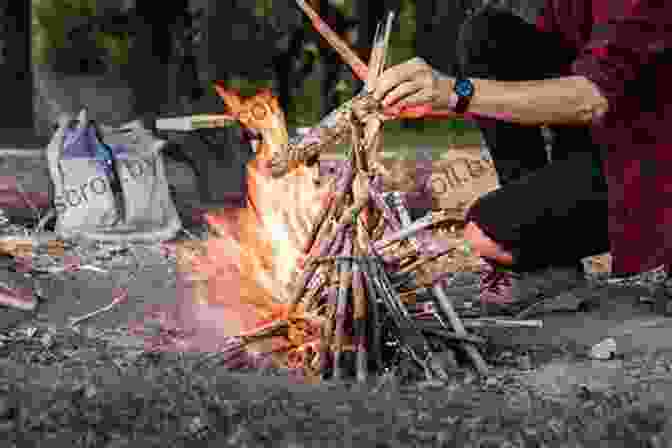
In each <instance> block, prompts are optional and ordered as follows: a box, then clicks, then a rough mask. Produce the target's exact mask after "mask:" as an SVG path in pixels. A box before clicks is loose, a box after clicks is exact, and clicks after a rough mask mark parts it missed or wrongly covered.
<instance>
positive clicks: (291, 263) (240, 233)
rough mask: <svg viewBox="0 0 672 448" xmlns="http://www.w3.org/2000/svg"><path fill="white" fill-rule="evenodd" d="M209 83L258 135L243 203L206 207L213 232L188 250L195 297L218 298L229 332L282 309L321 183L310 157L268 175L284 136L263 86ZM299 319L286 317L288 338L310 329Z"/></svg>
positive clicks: (280, 314)
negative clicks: (241, 88)
mask: <svg viewBox="0 0 672 448" xmlns="http://www.w3.org/2000/svg"><path fill="white" fill-rule="evenodd" d="M215 89H216V91H217V93H218V94H219V96H220V97H221V98H222V99H223V101H224V103H225V104H226V106H227V109H228V112H229V113H231V114H232V115H234V116H235V117H236V119H237V120H238V121H239V123H240V124H241V125H242V126H243V127H245V128H247V129H251V130H254V131H256V133H257V134H258V135H260V136H261V137H260V141H259V142H257V146H256V156H255V158H254V159H253V160H251V161H250V162H249V163H248V165H247V199H246V204H245V207H243V208H226V209H224V208H223V209H218V210H211V211H209V212H208V213H207V215H206V221H207V223H208V225H209V228H210V229H211V233H212V234H213V235H212V236H211V237H210V238H209V239H208V241H207V242H206V244H205V246H206V247H205V249H206V250H205V254H202V255H199V256H195V257H193V259H192V260H191V263H189V267H188V269H190V270H191V271H192V272H194V273H197V274H198V276H199V277H200V278H202V279H203V278H205V279H206V280H205V283H207V286H206V287H204V288H203V290H205V292H203V291H201V293H200V297H199V298H195V299H200V300H201V301H202V302H205V303H207V304H208V305H218V306H220V307H221V310H222V311H221V313H222V314H223V315H222V316H221V319H222V320H223V321H224V322H226V332H227V333H228V334H229V335H231V336H235V335H238V334H241V333H243V332H246V331H250V330H253V329H255V328H257V327H259V326H260V325H262V324H263V323H264V322H269V321H273V320H275V319H280V318H286V317H288V316H287V311H288V307H287V301H288V300H289V297H290V296H291V294H290V293H291V291H290V287H291V281H292V278H293V273H294V270H295V268H296V266H297V265H298V264H299V260H300V259H301V258H302V257H303V251H302V250H303V247H304V246H305V244H306V240H307V238H308V233H309V231H310V226H311V223H312V222H313V221H314V219H315V217H316V216H317V214H318V212H319V210H320V208H321V206H322V203H323V198H324V196H325V194H326V193H327V191H326V189H327V187H328V185H326V183H324V184H322V185H318V184H317V183H316V182H315V181H316V178H317V176H318V175H319V172H318V165H317V164H315V165H312V166H310V167H308V166H306V165H305V164H301V163H297V164H296V165H295V166H293V167H292V169H291V170H290V171H289V173H288V174H287V175H285V176H283V177H280V178H274V177H273V176H271V175H270V170H269V167H270V162H271V159H272V158H273V155H274V154H276V153H277V152H279V151H284V150H285V149H286V146H287V145H288V143H289V135H288V132H287V125H286V121H285V116H284V113H283V111H282V110H281V108H280V106H279V103H278V100H277V98H276V97H275V96H274V95H273V94H272V93H271V91H270V90H268V89H263V90H259V91H258V92H257V93H256V94H255V95H253V96H251V97H241V95H240V94H239V93H238V92H236V91H233V90H231V89H227V88H226V87H225V86H224V85H223V84H221V83H216V84H215ZM204 295H205V297H203V296H204ZM295 317H296V316H295ZM301 322H302V321H301V319H294V320H292V321H291V326H290V343H291V345H294V346H296V345H301V344H303V343H305V341H307V340H309V339H311V338H312V337H313V336H312V335H313V334H314V329H313V330H311V329H310V327H311V325H306V324H305V323H301Z"/></svg>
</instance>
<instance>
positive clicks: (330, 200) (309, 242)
mask: <svg viewBox="0 0 672 448" xmlns="http://www.w3.org/2000/svg"><path fill="white" fill-rule="evenodd" d="M335 186H336V181H335V180H334V179H332V180H331V181H330V185H329V188H328V189H327V191H328V193H327V197H326V200H325V201H324V204H323V206H322V209H321V210H320V213H319V214H318V215H317V216H316V217H315V220H314V221H313V222H312V223H311V224H312V225H311V228H310V233H309V234H308V238H307V239H306V244H305V246H304V248H303V253H304V254H308V253H309V252H310V249H312V247H313V243H314V242H315V239H316V238H317V235H318V233H319V232H320V229H321V228H322V226H323V225H324V222H325V221H326V219H327V216H329V212H330V211H331V210H332V208H333V207H334V203H335V199H336V192H335V191H334V188H335Z"/></svg>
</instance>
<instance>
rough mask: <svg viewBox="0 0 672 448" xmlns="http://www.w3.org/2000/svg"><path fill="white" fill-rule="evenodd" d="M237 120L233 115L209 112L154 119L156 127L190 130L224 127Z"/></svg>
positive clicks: (168, 129)
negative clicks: (207, 113) (209, 113)
mask: <svg viewBox="0 0 672 448" xmlns="http://www.w3.org/2000/svg"><path fill="white" fill-rule="evenodd" d="M236 121H238V119H237V118H236V117H234V116H233V115H227V114H211V115H191V116H187V117H174V118H159V119H157V120H156V129H159V130H166V131H183V132H190V131H195V130H197V129H209V128H224V127H229V126H232V125H234V124H235V123H236Z"/></svg>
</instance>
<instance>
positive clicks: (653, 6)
mask: <svg viewBox="0 0 672 448" xmlns="http://www.w3.org/2000/svg"><path fill="white" fill-rule="evenodd" d="M671 46H672V3H669V2H664V1H661V0H640V1H628V2H625V1H614V0H547V2H546V4H545V8H544V10H543V12H542V13H541V15H540V16H539V19H538V21H537V23H536V24H530V23H527V22H525V21H524V20H523V19H521V18H519V17H518V16H516V15H514V14H513V13H511V12H508V11H506V10H503V9H501V8H499V7H496V6H485V7H483V8H482V9H481V10H479V11H478V12H477V13H475V14H474V15H473V16H471V17H470V18H468V19H467V21H466V22H465V23H464V25H463V27H462V29H461V31H460V37H459V39H458V43H457V53H458V64H457V65H458V70H457V73H456V75H455V77H448V76H444V75H442V74H441V73H439V72H437V71H436V70H434V69H432V67H431V66H430V65H428V64H427V63H426V62H425V61H424V60H422V59H419V58H415V59H412V60H410V61H407V62H405V63H402V64H399V65H397V66H394V67H391V68H389V69H387V70H386V71H385V72H384V73H383V74H382V76H381V77H380V79H379V80H378V82H377V85H376V86H375V88H374V91H373V94H374V96H375V97H376V98H377V99H378V100H380V101H382V104H383V106H384V107H385V108H386V110H388V111H389V114H390V116H392V114H394V113H395V112H399V110H401V109H402V108H403V107H408V106H415V105H428V104H429V105H431V106H432V108H433V109H435V110H436V109H439V110H440V109H443V110H453V111H455V113H456V114H460V115H462V116H466V117H468V118H473V119H475V120H476V121H477V123H478V125H479V127H480V129H481V131H482V134H483V136H484V138H485V141H486V143H487V146H488V147H489V149H490V151H491V153H492V158H493V160H494V164H495V169H496V171H497V174H498V177H499V180H500V188H499V189H497V190H495V191H493V192H491V193H488V194H486V195H485V196H483V197H481V198H479V199H478V200H477V201H476V202H475V203H474V205H473V206H472V207H471V208H470V209H469V211H468V213H467V217H466V220H467V224H466V227H465V235H464V236H465V241H466V242H467V243H468V244H469V246H470V247H471V248H472V249H473V251H474V252H475V253H476V254H478V255H479V256H480V257H482V258H483V260H484V261H485V262H486V263H485V266H486V267H485V268H484V269H483V272H481V275H480V279H481V281H480V291H481V292H480V302H481V304H482V305H484V308H486V309H485V312H486V313H491V314H500V313H515V312H516V310H519V309H521V307H523V306H528V305H529V304H530V303H533V302H534V301H536V300H538V299H539V298H540V297H544V296H545V297H549V296H552V295H554V294H558V293H560V292H563V291H564V290H568V289H572V288H574V287H578V286H579V285H581V284H582V281H584V280H585V278H584V275H583V267H582V265H581V260H582V259H583V258H585V257H588V256H592V255H597V254H601V253H605V252H611V255H612V259H613V263H612V278H614V279H616V280H617V281H622V282H623V283H626V284H627V283H628V282H629V283H630V284H633V283H637V282H639V281H641V280H642V279H645V280H647V281H648V280H651V279H656V280H657V281H658V282H660V283H661V284H662V282H664V280H665V278H666V276H667V271H668V268H667V265H668V264H669V263H671V262H672V232H671V231H669V226H670V224H672V134H671V133H670V132H669V122H670V119H672V114H671V112H672V89H669V88H667V85H666V84H667V82H666V81H667V80H668V79H670V77H672V64H669V56H670V55H671V53H670V50H671V48H670V47H671ZM543 126H547V127H548V128H550V129H551V130H552V132H553V134H554V142H553V149H552V161H551V162H550V163H549V160H548V157H547V154H546V152H545V148H544V146H545V145H544V138H543V134H542V129H541V128H542V127H543ZM543 285H546V286H543Z"/></svg>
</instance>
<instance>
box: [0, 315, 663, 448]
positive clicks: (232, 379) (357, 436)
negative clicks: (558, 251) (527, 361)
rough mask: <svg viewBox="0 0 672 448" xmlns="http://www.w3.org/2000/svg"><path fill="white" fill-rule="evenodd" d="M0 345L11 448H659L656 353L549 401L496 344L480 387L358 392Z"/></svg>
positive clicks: (54, 344)
mask: <svg viewBox="0 0 672 448" xmlns="http://www.w3.org/2000/svg"><path fill="white" fill-rule="evenodd" d="M0 340H1V341H2V343H3V345H2V347H0V357H1V359H2V361H1V362H0V428H1V429H2V430H3V432H5V433H6V434H8V435H9V439H8V441H9V442H11V443H14V446H17V447H27V446H37V444H40V446H58V445H60V444H61V443H63V442H65V443H69V444H71V445H72V446H87V447H88V446H91V447H98V446H101V447H122V446H123V447H129V446H138V447H140V446H159V445H160V446H162V447H165V446H187V445H188V446H190V447H191V446H211V445H212V446H214V444H215V443H217V444H218V446H220V445H221V446H241V447H242V446H249V447H253V446H255V447H256V446H274V447H308V446H319V445H322V444H325V443H326V445H327V446H351V445H355V446H359V445H360V444H364V443H366V444H367V445H371V444H372V443H373V444H374V445H373V446H380V447H396V446H433V447H435V446H446V447H449V446H464V447H468V446H473V447H486V446H487V447H489V446H498V447H500V446H592V445H594V444H596V443H598V442H600V443H604V444H607V445H608V446H609V447H619V446H623V447H626V446H627V447H632V446H652V447H654V446H666V444H667V443H669V442H672V438H670V436H671V435H672V432H670V431H671V430H672V426H671V421H670V418H669V417H668V414H669V412H667V409H666V408H665V403H664V401H663V400H664V393H665V390H666V389H669V387H670V384H672V381H671V380H672V374H670V368H671V366H672V356H670V354H665V353H659V354H656V355H655V356H654V357H650V358H646V357H642V358H640V359H633V360H628V361H622V364H621V368H622V369H623V370H624V371H625V372H626V373H627V375H628V376H629V377H630V378H631V379H632V382H631V383H629V385H628V387H622V388H620V389H619V388H618V387H615V388H609V387H607V388H605V387H598V385H593V384H582V385H581V387H577V388H576V390H575V391H573V392H572V393H569V394H564V395H563V396H561V397H558V396H555V395H554V394H552V393H549V392H548V391H546V390H544V388H543V387H538V385H535V384H534V382H533V381H529V380H528V379H527V377H528V376H529V375H531V373H530V372H529V371H523V370H520V369H518V368H516V367H511V366H513V365H515V364H516V362H517V361H516V359H517V358H518V357H520V354H519V353H516V351H515V349H513V348H510V347H509V348H507V349H506V350H504V349H503V348H502V349H501V350H499V351H498V353H497V354H496V356H497V357H495V354H494V353H493V354H490V355H491V356H490V358H491V359H490V361H491V362H492V363H494V364H495V368H494V369H493V374H492V375H491V376H490V377H488V378H487V379H484V380H480V379H479V378H477V377H476V376H475V375H474V374H473V373H471V372H470V371H465V370H455V371H452V372H451V380H450V381H448V382H447V383H444V384H413V385H407V386H401V385H400V384H399V383H398V382H396V381H394V380H392V381H387V382H385V383H382V384H380V382H378V381H377V382H378V383H379V384H371V385H367V386H365V387H364V386H352V385H348V384H325V385H317V386H316V385H306V384H297V382H296V381H293V380H292V378H289V377H287V376H285V375H283V374H282V373H281V372H273V374H272V375H266V376H262V375H259V374H254V373H248V374H241V373H235V372H228V371H226V370H224V369H222V368H219V367H217V365H216V364H215V363H213V362H209V361H207V359H208V358H207V354H204V353H191V354H189V353H188V354H179V353H147V352H144V351H143V350H142V348H141V347H139V345H138V344H137V341H136V340H135V339H133V337H131V336H129V335H128V334H127V332H126V331H125V330H124V329H123V328H122V329H118V330H115V331H110V330H107V331H96V330H91V331H90V332H89V334H88V335H87V334H79V333H77V332H75V331H72V330H69V329H58V328H53V327H49V326H47V325H40V324H35V323H33V324H30V325H25V326H24V327H22V328H17V329H16V330H13V331H11V332H7V333H5V334H4V335H2V337H0ZM535 355H536V351H534V350H533V351H532V352H531V353H529V354H527V356H529V357H531V358H532V359H533V363H534V359H535ZM57 444H58V445H57ZM3 446H12V445H11V444H9V445H3ZM605 446H606V445H605Z"/></svg>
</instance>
